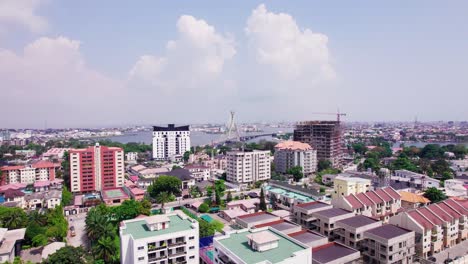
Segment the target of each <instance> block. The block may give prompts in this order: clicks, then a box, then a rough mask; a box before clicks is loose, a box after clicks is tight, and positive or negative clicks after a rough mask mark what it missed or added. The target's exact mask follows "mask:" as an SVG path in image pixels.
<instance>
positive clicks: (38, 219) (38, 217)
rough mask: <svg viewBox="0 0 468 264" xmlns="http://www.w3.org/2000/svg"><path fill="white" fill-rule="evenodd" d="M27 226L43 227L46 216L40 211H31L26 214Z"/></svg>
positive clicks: (45, 222)
mask: <svg viewBox="0 0 468 264" xmlns="http://www.w3.org/2000/svg"><path fill="white" fill-rule="evenodd" d="M28 221H29V224H33V223H34V224H37V225H39V226H45V225H46V224H47V215H45V214H44V213H42V212H40V211H36V210H34V211H31V212H29V214H28Z"/></svg>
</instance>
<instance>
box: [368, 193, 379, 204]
mask: <svg viewBox="0 0 468 264" xmlns="http://www.w3.org/2000/svg"><path fill="white" fill-rule="evenodd" d="M366 194H367V197H369V198H370V199H371V200H372V201H373V202H374V203H383V200H382V199H380V198H379V197H378V196H377V195H375V193H374V192H366Z"/></svg>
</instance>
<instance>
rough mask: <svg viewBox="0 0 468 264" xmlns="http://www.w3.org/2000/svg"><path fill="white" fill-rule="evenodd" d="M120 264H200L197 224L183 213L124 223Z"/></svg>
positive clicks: (121, 232)
mask: <svg viewBox="0 0 468 264" xmlns="http://www.w3.org/2000/svg"><path fill="white" fill-rule="evenodd" d="M120 251H121V253H120V263H122V264H126V263H134V264H138V263H158V264H160V263H164V264H168V263H187V264H196V263H199V241H198V222H197V221H195V220H193V219H191V218H189V217H187V216H186V215H185V214H184V213H182V212H181V211H175V212H173V213H170V214H165V215H153V216H148V217H143V218H136V219H132V220H127V221H123V222H122V224H121V226H120Z"/></svg>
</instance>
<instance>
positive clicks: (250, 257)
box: [215, 229, 305, 263]
mask: <svg viewBox="0 0 468 264" xmlns="http://www.w3.org/2000/svg"><path fill="white" fill-rule="evenodd" d="M254 232H255V231H254V230H251V231H245V230H243V231H240V232H236V233H231V234H229V235H228V236H226V237H218V238H215V240H218V242H219V243H220V244H221V245H223V246H224V247H225V248H227V249H229V250H230V251H231V252H232V253H234V254H235V255H236V256H238V257H239V258H241V259H242V260H243V261H244V262H245V263H258V262H264V261H269V262H271V263H279V262H283V261H285V260H286V259H288V258H290V257H291V256H292V255H293V254H294V252H298V251H302V250H304V249H305V247H303V246H302V245H300V244H298V243H296V242H293V241H292V240H290V239H287V238H285V237H284V236H282V235H280V234H278V233H275V232H273V231H272V230H270V229H268V230H264V231H260V232H262V234H265V233H263V232H268V233H270V234H271V235H273V236H276V237H277V238H278V247H276V248H273V249H270V250H268V251H264V252H260V251H255V250H253V249H252V248H251V247H250V246H249V245H248V239H249V238H248V236H249V235H251V234H253V233H254Z"/></svg>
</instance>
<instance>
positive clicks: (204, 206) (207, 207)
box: [198, 203, 210, 213]
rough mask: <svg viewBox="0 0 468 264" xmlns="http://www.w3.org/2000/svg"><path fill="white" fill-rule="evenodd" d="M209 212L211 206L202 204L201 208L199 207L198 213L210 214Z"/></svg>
mask: <svg viewBox="0 0 468 264" xmlns="http://www.w3.org/2000/svg"><path fill="white" fill-rule="evenodd" d="M208 210H210V206H209V205H208V204H206V203H202V204H201V205H200V206H199V207H198V212H200V213H206V212H208Z"/></svg>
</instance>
